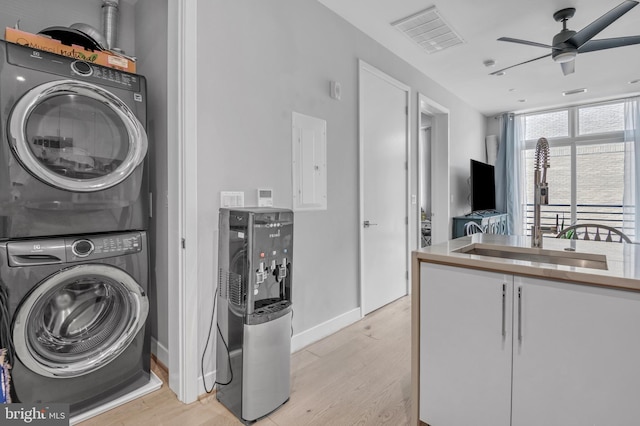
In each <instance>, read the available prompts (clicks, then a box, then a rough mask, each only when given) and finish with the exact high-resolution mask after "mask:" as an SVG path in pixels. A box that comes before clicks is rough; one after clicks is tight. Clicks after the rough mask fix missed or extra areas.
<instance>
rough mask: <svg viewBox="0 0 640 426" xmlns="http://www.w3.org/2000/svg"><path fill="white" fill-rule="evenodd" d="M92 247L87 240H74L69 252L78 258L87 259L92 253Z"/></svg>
mask: <svg viewBox="0 0 640 426" xmlns="http://www.w3.org/2000/svg"><path fill="white" fill-rule="evenodd" d="M94 248H95V247H94V245H93V243H92V242H91V241H89V240H76V241H74V242H73V244H72V245H71V251H72V252H73V254H75V255H76V256H78V257H87V256H89V255H90V254H91V253H93V250H94Z"/></svg>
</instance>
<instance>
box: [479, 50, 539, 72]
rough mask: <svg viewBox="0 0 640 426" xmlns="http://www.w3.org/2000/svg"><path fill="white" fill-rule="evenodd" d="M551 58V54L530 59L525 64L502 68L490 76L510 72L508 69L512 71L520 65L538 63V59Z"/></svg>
mask: <svg viewBox="0 0 640 426" xmlns="http://www.w3.org/2000/svg"><path fill="white" fill-rule="evenodd" d="M549 56H551V53H549V54H547V55H544V56H540V57H539V58H534V59H529V60H528V61H524V62H520V63H519V64H515V65H511V66H510V67H506V68H502V69H501V70H498V71H494V72H492V73H491V74H489V75H496V74H498V73H501V72H503V71H506V70H508V69H511V68H513V67H517V66H519V65H524V64H528V63H529V62H533V61H537V60H538V59H542V58H548V57H549Z"/></svg>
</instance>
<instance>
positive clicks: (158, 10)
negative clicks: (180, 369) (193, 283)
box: [135, 0, 169, 366]
mask: <svg viewBox="0 0 640 426" xmlns="http://www.w3.org/2000/svg"><path fill="white" fill-rule="evenodd" d="M167 12H168V8H167V0H138V1H137V2H136V4H135V35H136V45H137V46H140V47H139V49H138V56H137V58H138V63H137V65H138V70H139V73H140V74H143V75H144V76H145V77H146V78H147V113H148V117H149V119H148V123H147V126H148V127H147V132H148V134H149V154H148V157H147V159H148V160H149V162H148V164H149V179H150V181H149V183H150V190H151V192H152V193H153V197H152V206H151V207H152V217H151V221H150V223H149V257H150V259H151V271H150V277H151V286H150V290H149V297H150V299H151V310H150V312H149V318H150V321H151V335H152V336H153V339H154V340H153V341H152V348H151V349H152V350H153V352H154V353H155V354H156V355H158V358H159V359H160V360H161V361H162V362H163V363H164V365H166V366H168V365H169V359H168V353H167V351H168V348H169V336H168V324H167V321H168V316H169V315H168V303H169V302H168V287H169V284H168V281H167V264H168V260H167V231H166V230H167V223H168V219H167V216H168V205H167V161H168V160H167V61H168V52H167V19H168V17H167Z"/></svg>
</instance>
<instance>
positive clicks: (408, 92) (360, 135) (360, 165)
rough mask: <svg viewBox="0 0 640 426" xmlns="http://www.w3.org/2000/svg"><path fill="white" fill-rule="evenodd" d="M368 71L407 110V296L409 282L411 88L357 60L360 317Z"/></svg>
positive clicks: (363, 305)
mask: <svg viewBox="0 0 640 426" xmlns="http://www.w3.org/2000/svg"><path fill="white" fill-rule="evenodd" d="M363 72H369V73H371V74H373V75H375V76H376V77H379V78H381V79H383V80H384V81H386V82H388V83H390V84H391V85H393V86H395V87H397V88H398V89H400V90H403V91H404V92H405V98H406V107H407V111H406V114H405V117H406V119H405V139H406V141H405V174H406V176H405V217H406V226H405V247H406V253H405V257H406V265H405V268H406V271H407V275H406V277H407V279H406V282H405V286H406V292H407V294H409V293H410V292H411V287H410V282H409V271H410V270H411V255H410V254H411V242H410V241H411V240H410V236H409V228H410V226H409V212H410V211H411V205H410V202H411V193H410V192H411V161H409V160H410V153H411V125H410V124H411V102H410V100H411V88H410V87H409V86H407V85H406V84H404V83H402V82H400V81H398V80H396V79H395V78H393V77H391V76H390V75H388V74H386V73H384V72H383V71H381V70H379V69H378V68H376V67H374V66H373V65H370V64H368V63H367V62H365V61H363V60H362V59H359V60H358V203H359V204H358V205H359V208H358V210H359V211H358V224H357V227H358V282H359V285H358V287H359V289H360V317H361V318H363V317H364V315H365V314H364V313H365V312H366V310H365V303H364V294H365V288H364V282H363V279H362V277H363V273H362V271H363V270H364V236H363V231H362V230H363V227H362V223H363V222H364V140H363V134H364V132H363V122H362V121H363V120H362V118H363V117H362V114H361V113H360V111H361V107H362V102H363V87H362V73H363Z"/></svg>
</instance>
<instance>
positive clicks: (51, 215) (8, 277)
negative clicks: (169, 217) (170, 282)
mask: <svg viewBox="0 0 640 426" xmlns="http://www.w3.org/2000/svg"><path fill="white" fill-rule="evenodd" d="M0 117H1V121H0V134H1V138H2V141H1V143H0V280H1V283H0V285H1V286H3V287H4V290H5V291H6V293H8V305H9V306H8V312H9V315H10V316H11V325H10V333H11V340H12V347H11V352H12V353H11V355H12V360H11V361H12V365H13V369H12V372H11V375H12V391H13V393H14V397H17V398H18V399H19V400H20V401H21V402H24V403H54V402H58V403H68V404H70V409H71V414H72V415H76V414H79V413H81V412H84V411H87V410H90V409H92V408H94V407H97V406H99V405H102V404H104V403H106V402H108V401H111V400H113V399H115V398H118V397H120V396H122V395H124V394H127V393H129V392H131V391H133V390H135V389H138V388H140V387H141V386H144V385H145V384H148V383H149V377H150V373H149V364H150V335H149V327H148V323H147V321H146V320H147V315H148V311H149V300H148V296H147V292H148V282H149V277H148V268H149V266H148V250H147V234H146V232H145V231H146V230H147V228H148V221H149V203H150V199H149V191H148V179H147V170H145V160H144V159H145V156H146V152H147V136H146V132H145V124H146V82H145V79H144V78H143V77H142V76H139V75H135V74H130V73H126V72H122V71H118V70H115V69H111V68H106V67H102V66H98V65H95V64H90V63H87V62H83V61H76V60H73V59H71V58H66V57H62V56H58V55H54V54H50V53H47V52H43V51H39V50H33V49H31V48H28V47H23V46H19V45H15V44H11V43H6V42H4V41H1V42H0Z"/></svg>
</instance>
